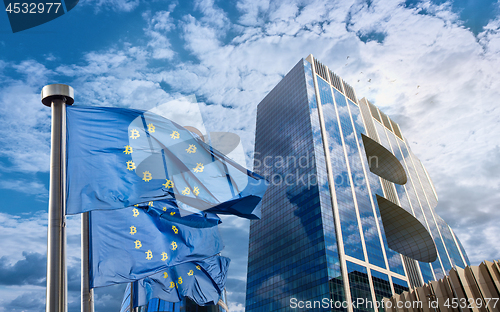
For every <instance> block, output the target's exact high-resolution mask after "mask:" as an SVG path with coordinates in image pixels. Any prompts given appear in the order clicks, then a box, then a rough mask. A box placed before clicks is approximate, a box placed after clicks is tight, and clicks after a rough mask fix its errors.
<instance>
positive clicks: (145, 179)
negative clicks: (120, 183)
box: [142, 171, 153, 182]
mask: <svg viewBox="0 0 500 312" xmlns="http://www.w3.org/2000/svg"><path fill="white" fill-rule="evenodd" d="M142 174H143V175H144V177H143V178H142V179H143V180H144V181H146V182H149V181H151V179H152V178H153V176H152V175H151V173H150V172H149V171H144V172H143V173H142Z"/></svg>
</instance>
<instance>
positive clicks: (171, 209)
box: [135, 199, 222, 228]
mask: <svg viewBox="0 0 500 312" xmlns="http://www.w3.org/2000/svg"><path fill="white" fill-rule="evenodd" d="M135 206H137V207H141V208H146V209H156V210H157V212H158V214H159V215H160V217H161V218H163V219H166V220H167V221H171V222H175V223H179V224H183V225H186V226H189V227H193V228H205V227H212V226H217V225H219V224H220V223H221V222H222V221H221V219H220V218H219V216H217V215H216V214H215V213H211V212H206V211H197V212H195V213H192V214H188V215H184V216H182V215H181V212H180V209H179V208H178V207H177V201H176V200H175V199H165V200H160V201H154V202H153V201H151V202H146V203H141V204H137V205H135Z"/></svg>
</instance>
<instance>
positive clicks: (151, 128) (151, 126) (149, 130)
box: [148, 123, 155, 133]
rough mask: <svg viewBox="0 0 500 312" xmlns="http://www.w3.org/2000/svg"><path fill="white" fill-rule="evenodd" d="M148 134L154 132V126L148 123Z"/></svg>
mask: <svg viewBox="0 0 500 312" xmlns="http://www.w3.org/2000/svg"><path fill="white" fill-rule="evenodd" d="M148 132H149V133H153V132H155V126H154V125H153V124H152V123H150V124H149V125H148Z"/></svg>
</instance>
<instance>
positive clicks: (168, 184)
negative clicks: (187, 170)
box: [162, 179, 174, 188]
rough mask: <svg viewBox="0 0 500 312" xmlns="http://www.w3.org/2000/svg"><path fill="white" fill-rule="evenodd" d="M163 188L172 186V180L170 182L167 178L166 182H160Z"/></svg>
mask: <svg viewBox="0 0 500 312" xmlns="http://www.w3.org/2000/svg"><path fill="white" fill-rule="evenodd" d="M162 185H163V186H164V187H165V188H173V187H174V182H172V181H171V180H168V179H167V182H165V183H164V184H162Z"/></svg>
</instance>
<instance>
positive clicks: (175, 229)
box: [172, 225, 179, 234]
mask: <svg viewBox="0 0 500 312" xmlns="http://www.w3.org/2000/svg"><path fill="white" fill-rule="evenodd" d="M172 230H173V231H174V233H175V234H177V233H179V230H178V229H177V228H176V227H175V225H172Z"/></svg>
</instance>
